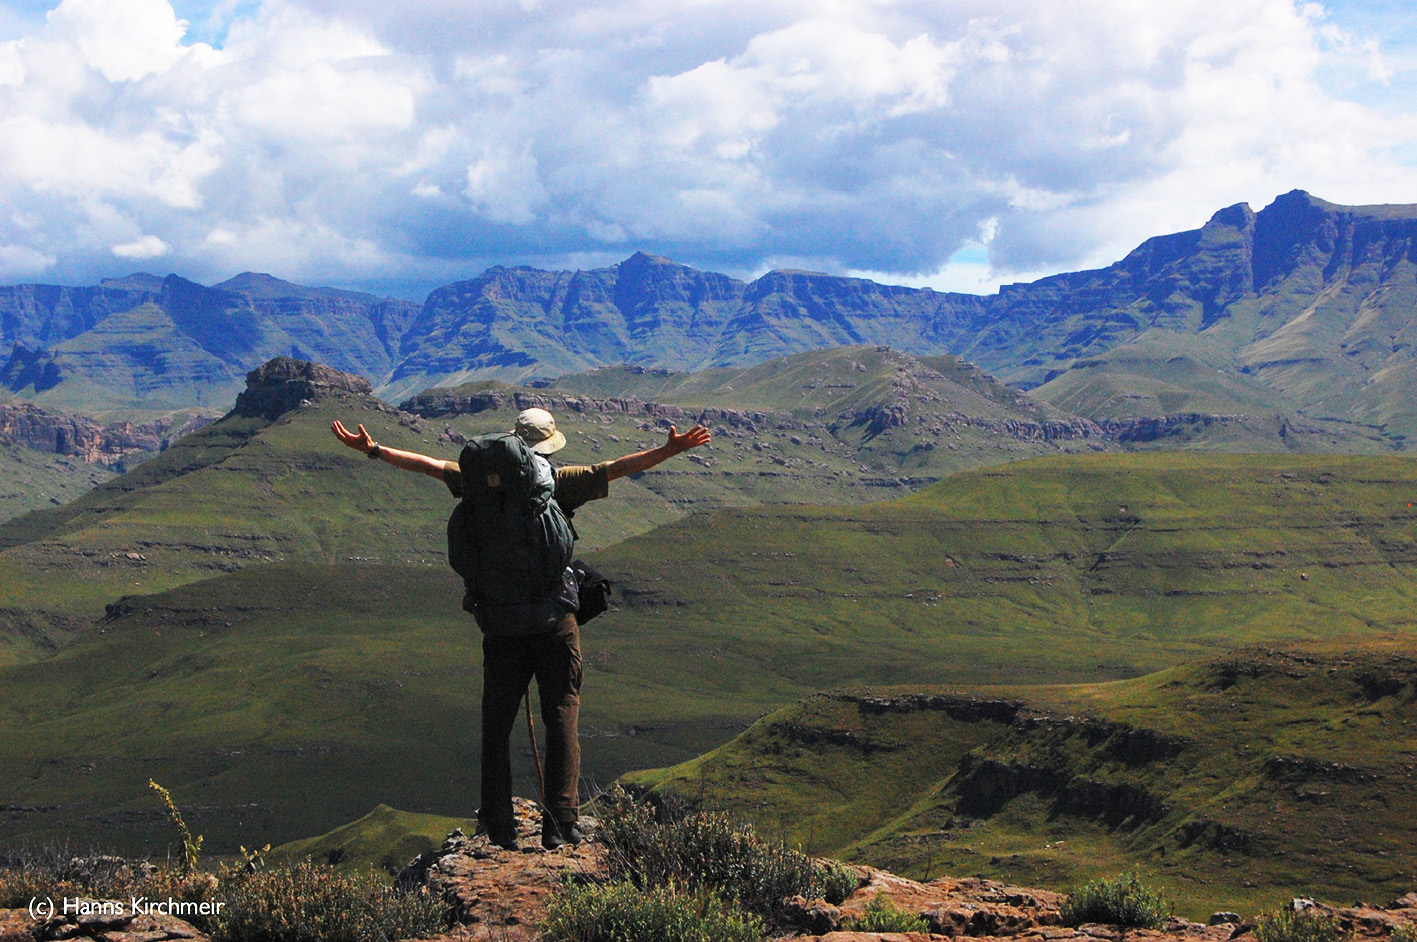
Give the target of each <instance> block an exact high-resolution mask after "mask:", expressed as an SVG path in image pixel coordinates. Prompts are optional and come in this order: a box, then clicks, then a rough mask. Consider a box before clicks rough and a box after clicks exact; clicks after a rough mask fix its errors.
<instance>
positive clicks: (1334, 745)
mask: <svg viewBox="0 0 1417 942" xmlns="http://www.w3.org/2000/svg"><path fill="white" fill-rule="evenodd" d="M1414 762H1417V657H1414V656H1413V647H1412V639H1411V637H1410V636H1402V637H1387V638H1361V639H1343V640H1341V641H1331V642H1324V643H1312V642H1310V643H1306V644H1303V645H1297V646H1296V645H1286V646H1282V647H1278V648H1276V647H1268V646H1267V647H1263V648H1249V649H1243V650H1241V651H1238V652H1236V653H1233V654H1228V655H1225V656H1222V657H1219V658H1212V659H1210V660H1208V661H1206V662H1202V663H1199V664H1195V665H1187V666H1182V667H1177V668H1172V669H1169V670H1165V671H1162V672H1160V673H1157V674H1152V675H1148V676H1146V677H1142V678H1137V679H1135V680H1128V681H1115V682H1111V683H1104V684H1087V685H1081V686H1068V687H1060V686H1053V687H982V688H980V687H974V688H954V689H945V688H937V687H930V688H899V687H892V688H877V689H856V690H849V691H840V692H837V693H831V694H819V695H816V696H814V697H811V698H809V699H808V700H806V701H804V702H802V703H800V704H798V705H796V706H794V707H790V708H788V709H786V710H782V711H780V712H778V713H774V714H772V715H771V716H769V717H766V718H764V719H763V720H760V721H759V722H758V723H757V724H755V725H754V726H753V727H752V728H751V729H750V730H748V731H747V732H746V733H744V734H743V735H742V736H740V737H738V738H737V739H735V740H734V741H733V742H731V743H729V744H728V745H726V746H724V747H722V748H721V749H718V750H716V751H714V752H712V753H709V754H708V755H706V756H703V757H701V758H699V759H696V760H694V761H692V762H688V763H685V764H684V765H681V766H678V767H676V768H673V769H667V770H662V771H657V772H650V773H641V774H638V775H635V776H631V780H632V781H636V782H638V783H640V784H641V785H648V786H654V787H656V788H658V789H661V790H665V789H667V790H671V791H674V792H677V793H680V794H682V795H684V796H686V797H688V798H690V799H691V800H694V801H697V802H699V803H701V804H703V805H706V806H709V807H714V808H722V809H728V810H730V811H731V812H733V813H734V814H735V815H737V816H739V817H742V818H746V819H749V820H753V821H754V822H756V823H757V825H758V826H759V827H760V828H766V829H769V830H778V831H780V832H781V833H782V834H783V836H784V837H786V838H787V839H788V840H790V841H799V842H802V843H804V844H806V845H807V846H808V847H809V848H810V849H812V850H814V851H816V852H819V853H843V854H845V855H847V857H848V858H849V859H852V860H856V861H860V862H867V863H871V864H875V865H878V866H883V867H888V868H890V869H892V870H895V871H897V872H901V873H904V874H906V875H908V876H914V877H917V878H925V877H931V876H938V875H941V874H956V875H967V874H979V875H983V876H988V877H994V878H997V879H1007V880H1009V881H1012V882H1016V883H1022V884H1024V885H1043V886H1051V887H1055V888H1059V889H1067V888H1069V887H1071V886H1073V885H1075V884H1077V883H1079V882H1081V881H1083V880H1085V879H1090V878H1095V877H1098V876H1102V875H1110V874H1113V873H1116V872H1119V871H1121V870H1123V869H1128V868H1136V869H1139V870H1140V871H1141V872H1142V873H1143V874H1144V875H1145V878H1146V879H1147V880H1148V881H1149V882H1153V883H1156V884H1159V885H1161V886H1163V887H1165V889H1166V891H1167V893H1168V895H1171V896H1172V897H1173V898H1176V899H1178V900H1180V901H1182V903H1183V908H1184V909H1185V911H1186V914H1187V915H1190V916H1191V917H1192V918H1201V917H1203V916H1204V915H1206V914H1208V913H1209V912H1211V911H1213V910H1214V909H1216V908H1221V907H1227V908H1237V907H1238V908H1240V909H1241V910H1242V911H1246V912H1249V911H1256V910H1264V909H1269V908H1272V907H1274V906H1276V905H1278V904H1279V903H1280V902H1282V901H1284V900H1287V899H1288V898H1290V897H1292V896H1294V895H1297V894H1313V895H1316V896H1319V897H1320V898H1324V899H1329V900H1337V901H1341V902H1351V901H1352V900H1353V899H1358V898H1362V899H1370V900H1379V901H1385V900H1387V899H1390V898H1393V897H1395V896H1398V895H1401V894H1402V893H1404V892H1406V891H1408V890H1409V889H1410V888H1411V887H1412V886H1413V883H1414V881H1417V782H1415V781H1414Z"/></svg>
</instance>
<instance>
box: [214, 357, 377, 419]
mask: <svg viewBox="0 0 1417 942" xmlns="http://www.w3.org/2000/svg"><path fill="white" fill-rule="evenodd" d="M373 391H374V387H373V386H372V385H370V383H369V381H368V380H367V379H365V378H364V377H362V376H355V375H353V374H351V373H341V372H340V371H339V370H337V369H334V368H333V367H328V366H324V365H322V364H319V363H311V362H309V361H308V360H296V359H293V358H291V357H276V358H275V359H274V360H269V361H267V362H266V363H263V364H262V365H260V366H258V367H256V368H255V369H254V370H252V371H251V372H249V373H247V374H246V391H245V392H243V393H241V395H239V396H237V397H236V406H235V408H233V409H232V412H233V413H235V414H236V415H249V416H264V417H265V418H268V419H274V418H277V417H279V416H281V415H283V414H284V413H286V412H290V411H291V410H293V409H298V408H300V406H301V405H303V404H304V403H305V402H306V401H314V400H316V399H320V398H323V397H325V396H329V395H335V394H339V393H351V394H354V395H358V396H368V395H371V394H372V393H373Z"/></svg>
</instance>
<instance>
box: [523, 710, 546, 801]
mask: <svg viewBox="0 0 1417 942" xmlns="http://www.w3.org/2000/svg"><path fill="white" fill-rule="evenodd" d="M526 734H527V735H528V736H530V737H531V759H532V761H533V762H535V763H536V792H537V794H538V795H540V796H541V810H542V811H543V812H544V811H546V807H547V806H546V773H544V772H542V771H541V750H540V749H538V748H536V723H534V722H533V721H532V719H531V689H530V688H528V689H527V692H526Z"/></svg>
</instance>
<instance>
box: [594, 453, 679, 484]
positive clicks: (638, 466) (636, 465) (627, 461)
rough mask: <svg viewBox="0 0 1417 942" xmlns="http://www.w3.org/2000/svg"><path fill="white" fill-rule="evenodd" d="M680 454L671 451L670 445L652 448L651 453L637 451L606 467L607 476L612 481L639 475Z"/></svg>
mask: <svg viewBox="0 0 1417 942" xmlns="http://www.w3.org/2000/svg"><path fill="white" fill-rule="evenodd" d="M677 454H679V452H677V451H674V450H672V449H670V447H669V446H668V445H660V446H659V447H658V448H651V449H650V450H649V451H637V452H635V453H634V454H633V455H625V456H624V457H623V458H616V459H615V460H614V461H612V462H610V463H609V464H607V465H606V466H605V475H606V477H608V478H609V479H610V480H612V481H613V480H615V479H616V478H623V477H625V476H626V475H629V474H638V473H639V472H641V471H648V470H649V469H650V468H653V467H654V466H655V465H657V464H659V463H660V462H663V461H667V460H668V459H670V458H672V457H674V456H675V455H677Z"/></svg>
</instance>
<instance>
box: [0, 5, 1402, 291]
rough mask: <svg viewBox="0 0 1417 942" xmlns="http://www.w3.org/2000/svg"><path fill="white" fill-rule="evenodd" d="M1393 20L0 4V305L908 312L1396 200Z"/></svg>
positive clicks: (1111, 11) (1286, 11)
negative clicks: (19, 290)
mask: <svg viewBox="0 0 1417 942" xmlns="http://www.w3.org/2000/svg"><path fill="white" fill-rule="evenodd" d="M1412 7H1413V5H1412V4H1410V3H1408V2H1406V0H1402V2H1399V0H1372V2H1358V0H1331V2H1328V3H1309V2H1294V0H1225V2H1217V0H1153V2H1146V3H1142V2H1137V0H481V2H478V3H476V4H473V3H467V2H465V0H462V2H449V0H402V2H398V0H215V2H212V0H63V2H61V3H55V2H42V0H8V2H7V0H0V283H5V284H13V283H17V282H43V283H57V284H92V283H95V282H97V281H98V280H99V279H102V278H105V277H114V276H121V275H125V274H129V273H131V272H134V271H147V272H152V273H154V274H159V275H165V274H167V273H169V272H176V273H178V274H181V275H183V276H184V277H187V278H191V279H193V280H196V281H200V282H203V283H206V284H212V283H215V282H218V281H221V280H224V279H226V278H229V277H231V276H232V275H234V274H237V273H239V272H242V271H259V272H268V273H270V274H273V275H275V276H277V277H280V278H284V279H287V280H290V281H294V282H297V283H301V284H307V285H333V286H338V287H347V288H355V289H361V290H368V291H373V292H375V293H378V294H387V295H394V296H398V297H404V298H409V299H411V300H422V298H423V297H424V296H425V295H426V294H427V292H428V291H430V290H431V289H433V288H434V287H437V286H440V285H444V284H448V283H451V282H454V281H458V280H463V279H467V278H471V277H474V276H476V275H477V274H478V273H480V272H481V271H483V270H484V269H486V268H488V267H490V266H493V265H508V266H512V265H532V266H536V267H539V268H553V269H584V268H596V267H602V266H605V265H610V264H614V263H615V262H618V261H621V260H623V259H625V258H627V257H628V256H630V255H631V254H633V253H634V252H636V251H646V252H650V253H653V254H658V255H665V256H668V257H670V258H673V259H675V260H676V261H679V262H682V263H685V264H689V265H693V266H695V267H698V268H703V269H709V270H714V271H722V272H726V273H729V274H732V275H735V276H737V277H741V278H751V277H755V276H756V275H759V274H762V273H763V272H766V271H768V270H771V269H774V268H802V269H810V270H814V271H825V272H829V273H832V274H840V275H860V276H865V277H870V278H874V279H876V280H878V281H882V282H888V283H896V284H910V285H916V286H929V287H934V288H937V289H940V290H955V291H968V292H974V293H989V292H992V291H994V290H997V287H998V286H999V285H1000V284H1004V283H1010V282H1017V281H1028V280H1032V279H1034V278H1037V277H1041V276H1043V275H1045V274H1051V273H1055V272H1059V271H1070V270H1078V269H1083V268H1094V267H1101V266H1104V265H1107V264H1110V263H1111V262H1113V261H1116V260H1117V259H1119V258H1121V257H1123V256H1124V255H1125V254H1126V253H1127V252H1129V251H1130V250H1131V249H1133V248H1135V247H1136V246H1137V245H1138V244H1140V243H1141V242H1142V241H1143V240H1145V239H1146V238H1148V237H1150V236H1153V235H1160V234H1163V233H1168V232H1175V231H1180V230H1184V229H1194V228H1197V227H1199V226H1201V225H1202V224H1204V223H1205V221H1206V220H1207V219H1208V218H1209V217H1210V216H1211V215H1212V214H1213V213H1215V212H1216V211H1217V210H1219V209H1221V208H1223V207H1226V206H1230V205H1233V204H1235V203H1240V202H1248V203H1249V204H1250V205H1251V206H1252V207H1253V208H1254V209H1256V210H1259V209H1261V208H1262V207H1264V206H1265V205H1267V204H1268V203H1270V202H1271V201H1272V200H1273V199H1274V198H1275V197H1276V196H1278V195H1280V194H1282V193H1286V192H1288V191H1290V190H1293V189H1303V190H1307V191H1309V192H1310V193H1312V194H1314V195H1315V196H1318V197H1321V198H1323V199H1326V200H1329V201H1331V202H1335V203H1343V204H1368V203H1417V80H1414V76H1417V12H1414V11H1413V9H1412Z"/></svg>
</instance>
